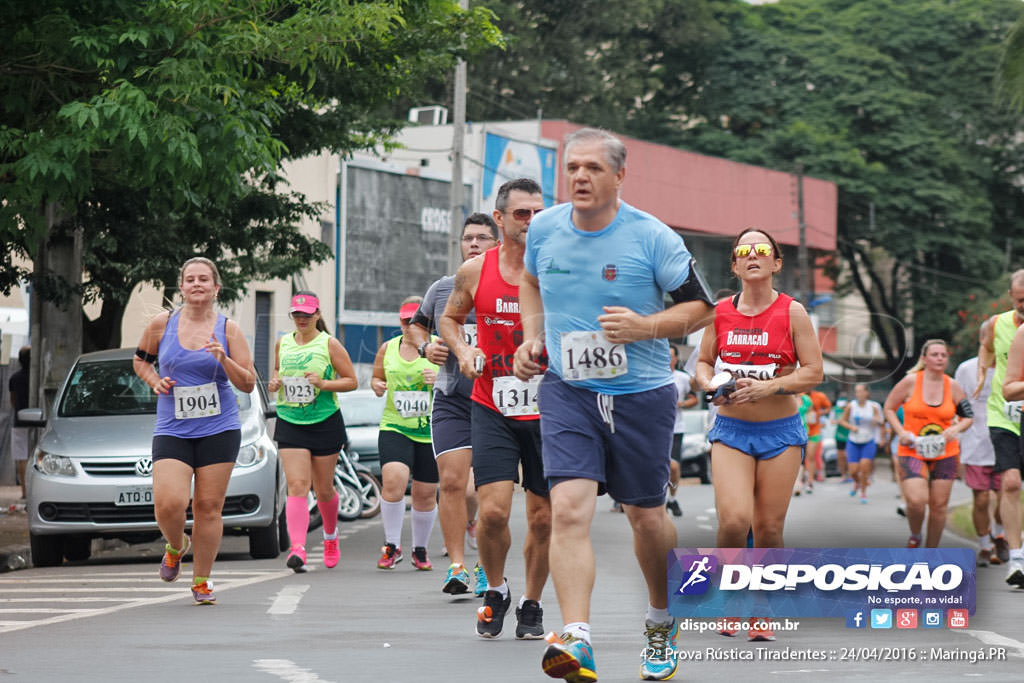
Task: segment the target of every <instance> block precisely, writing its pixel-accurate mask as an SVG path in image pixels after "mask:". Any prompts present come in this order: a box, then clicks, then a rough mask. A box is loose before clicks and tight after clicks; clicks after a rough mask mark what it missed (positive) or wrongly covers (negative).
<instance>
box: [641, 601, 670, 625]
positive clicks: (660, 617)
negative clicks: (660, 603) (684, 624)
mask: <svg viewBox="0 0 1024 683" xmlns="http://www.w3.org/2000/svg"><path fill="white" fill-rule="evenodd" d="M647 621H649V622H651V623H652V624H667V623H668V622H670V621H672V615H670V614H669V613H668V609H667V608H665V609H658V608H657V607H654V606H652V605H647Z"/></svg>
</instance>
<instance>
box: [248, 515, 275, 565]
mask: <svg viewBox="0 0 1024 683" xmlns="http://www.w3.org/2000/svg"><path fill="white" fill-rule="evenodd" d="M280 517H281V515H280V514H279V513H277V512H276V511H275V513H274V519H272V520H271V522H270V524H269V525H267V526H265V527H257V528H251V529H249V554H250V555H251V556H252V558H253V559H255V560H270V559H273V558H275V557H277V556H278V555H280V554H281V545H280V537H279V534H278V528H279V527H278V522H279V519H280Z"/></svg>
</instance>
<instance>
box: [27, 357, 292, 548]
mask: <svg viewBox="0 0 1024 683" xmlns="http://www.w3.org/2000/svg"><path fill="white" fill-rule="evenodd" d="M133 352H134V351H133V349H114V350H110V351H98V352H96V353H88V354H85V355H83V356H81V357H79V359H78V361H77V362H76V363H75V365H74V366H73V367H72V369H71V372H70V373H69V374H68V377H67V378H66V379H65V381H64V384H63V386H62V387H61V390H60V392H59V393H58V394H57V400H56V401H55V402H54V405H53V409H52V411H51V415H50V417H49V420H44V419H43V414H42V411H41V410H40V409H38V408H36V409H27V410H22V411H19V413H18V415H19V417H20V418H21V419H23V420H26V422H28V423H29V424H31V425H33V426H39V427H43V426H45V427H47V429H46V430H45V432H44V433H43V434H42V437H41V438H40V439H39V444H38V446H37V447H36V449H35V452H34V453H33V454H32V456H31V460H30V467H28V468H27V470H28V471H27V476H26V483H27V486H28V520H29V538H30V544H31V551H32V562H33V564H34V565H35V566H37V567H44V566H54V565H59V564H60V563H61V562H62V561H63V560H64V559H65V558H67V559H69V560H84V559H87V558H88V557H89V554H90V549H91V544H92V539H94V538H120V539H122V540H124V541H127V542H129V543H142V542H150V541H153V540H155V539H157V538H159V537H160V532H159V530H158V528H157V525H156V520H155V518H154V515H153V477H152V473H153V460H152V458H151V445H152V440H153V425H154V423H155V421H156V395H155V394H154V393H153V392H152V390H150V388H149V387H148V386H146V383H145V382H143V381H142V380H141V379H139V378H138V377H137V376H136V375H135V372H134V371H133V370H132V354H133ZM263 391H264V390H263V387H262V386H261V385H260V383H259V382H257V386H256V388H255V389H253V391H251V392H250V393H248V394H246V393H242V392H239V391H237V390H236V391H235V397H236V399H237V400H238V406H239V416H240V418H241V422H242V445H241V447H240V448H239V452H238V460H237V461H236V463H235V468H234V471H233V472H232V474H231V480H230V482H229V484H228V490H227V498H226V500H225V503H224V531H225V533H228V534H246V535H248V537H249V553H250V554H251V555H252V556H253V557H255V558H270V557H277V555H278V554H279V552H280V551H281V550H284V549H286V548H287V547H288V534H287V530H286V528H285V523H284V512H283V510H284V504H285V497H286V489H285V479H284V474H283V471H282V468H281V464H280V461H279V460H278V456H277V447H276V445H275V444H274V442H273V441H272V440H271V438H270V436H269V434H268V430H267V423H266V420H267V418H268V417H270V416H272V415H273V413H272V411H268V409H267V408H266V406H267V401H266V397H265V396H264V395H263ZM191 514H192V513H191V509H189V512H188V522H187V526H188V527H189V528H191V526H192V516H191Z"/></svg>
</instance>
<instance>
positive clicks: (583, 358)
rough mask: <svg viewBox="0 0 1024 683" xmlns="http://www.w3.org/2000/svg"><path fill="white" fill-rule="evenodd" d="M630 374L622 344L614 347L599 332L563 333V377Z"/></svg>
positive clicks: (607, 376) (608, 376)
mask: <svg viewBox="0 0 1024 683" xmlns="http://www.w3.org/2000/svg"><path fill="white" fill-rule="evenodd" d="M627 372H629V362H628V361H627V359H626V347H625V345H624V344H613V343H611V342H610V341H608V338H607V337H605V336H604V333H603V332H601V331H600V330H588V331H578V332H564V333H563V334H562V378H563V379H566V380H583V379H596V378H601V379H605V378H610V377H619V376H621V375H625V374H626V373H627Z"/></svg>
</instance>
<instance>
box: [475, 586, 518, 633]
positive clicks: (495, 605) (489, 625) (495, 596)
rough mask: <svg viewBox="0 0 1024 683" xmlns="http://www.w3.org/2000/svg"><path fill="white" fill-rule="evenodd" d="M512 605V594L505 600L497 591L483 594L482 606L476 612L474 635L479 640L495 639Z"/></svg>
mask: <svg viewBox="0 0 1024 683" xmlns="http://www.w3.org/2000/svg"><path fill="white" fill-rule="evenodd" d="M511 604H512V594H511V593H509V595H507V596H506V597H505V598H502V597H501V593H499V592H498V591H491V590H489V591H487V592H486V593H484V604H483V607H480V608H478V609H477V611H476V634H477V635H478V636H480V637H481V638H497V637H498V636H500V635H501V627H502V624H503V623H504V622H505V613H506V612H508V608H509V606H510V605H511Z"/></svg>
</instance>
